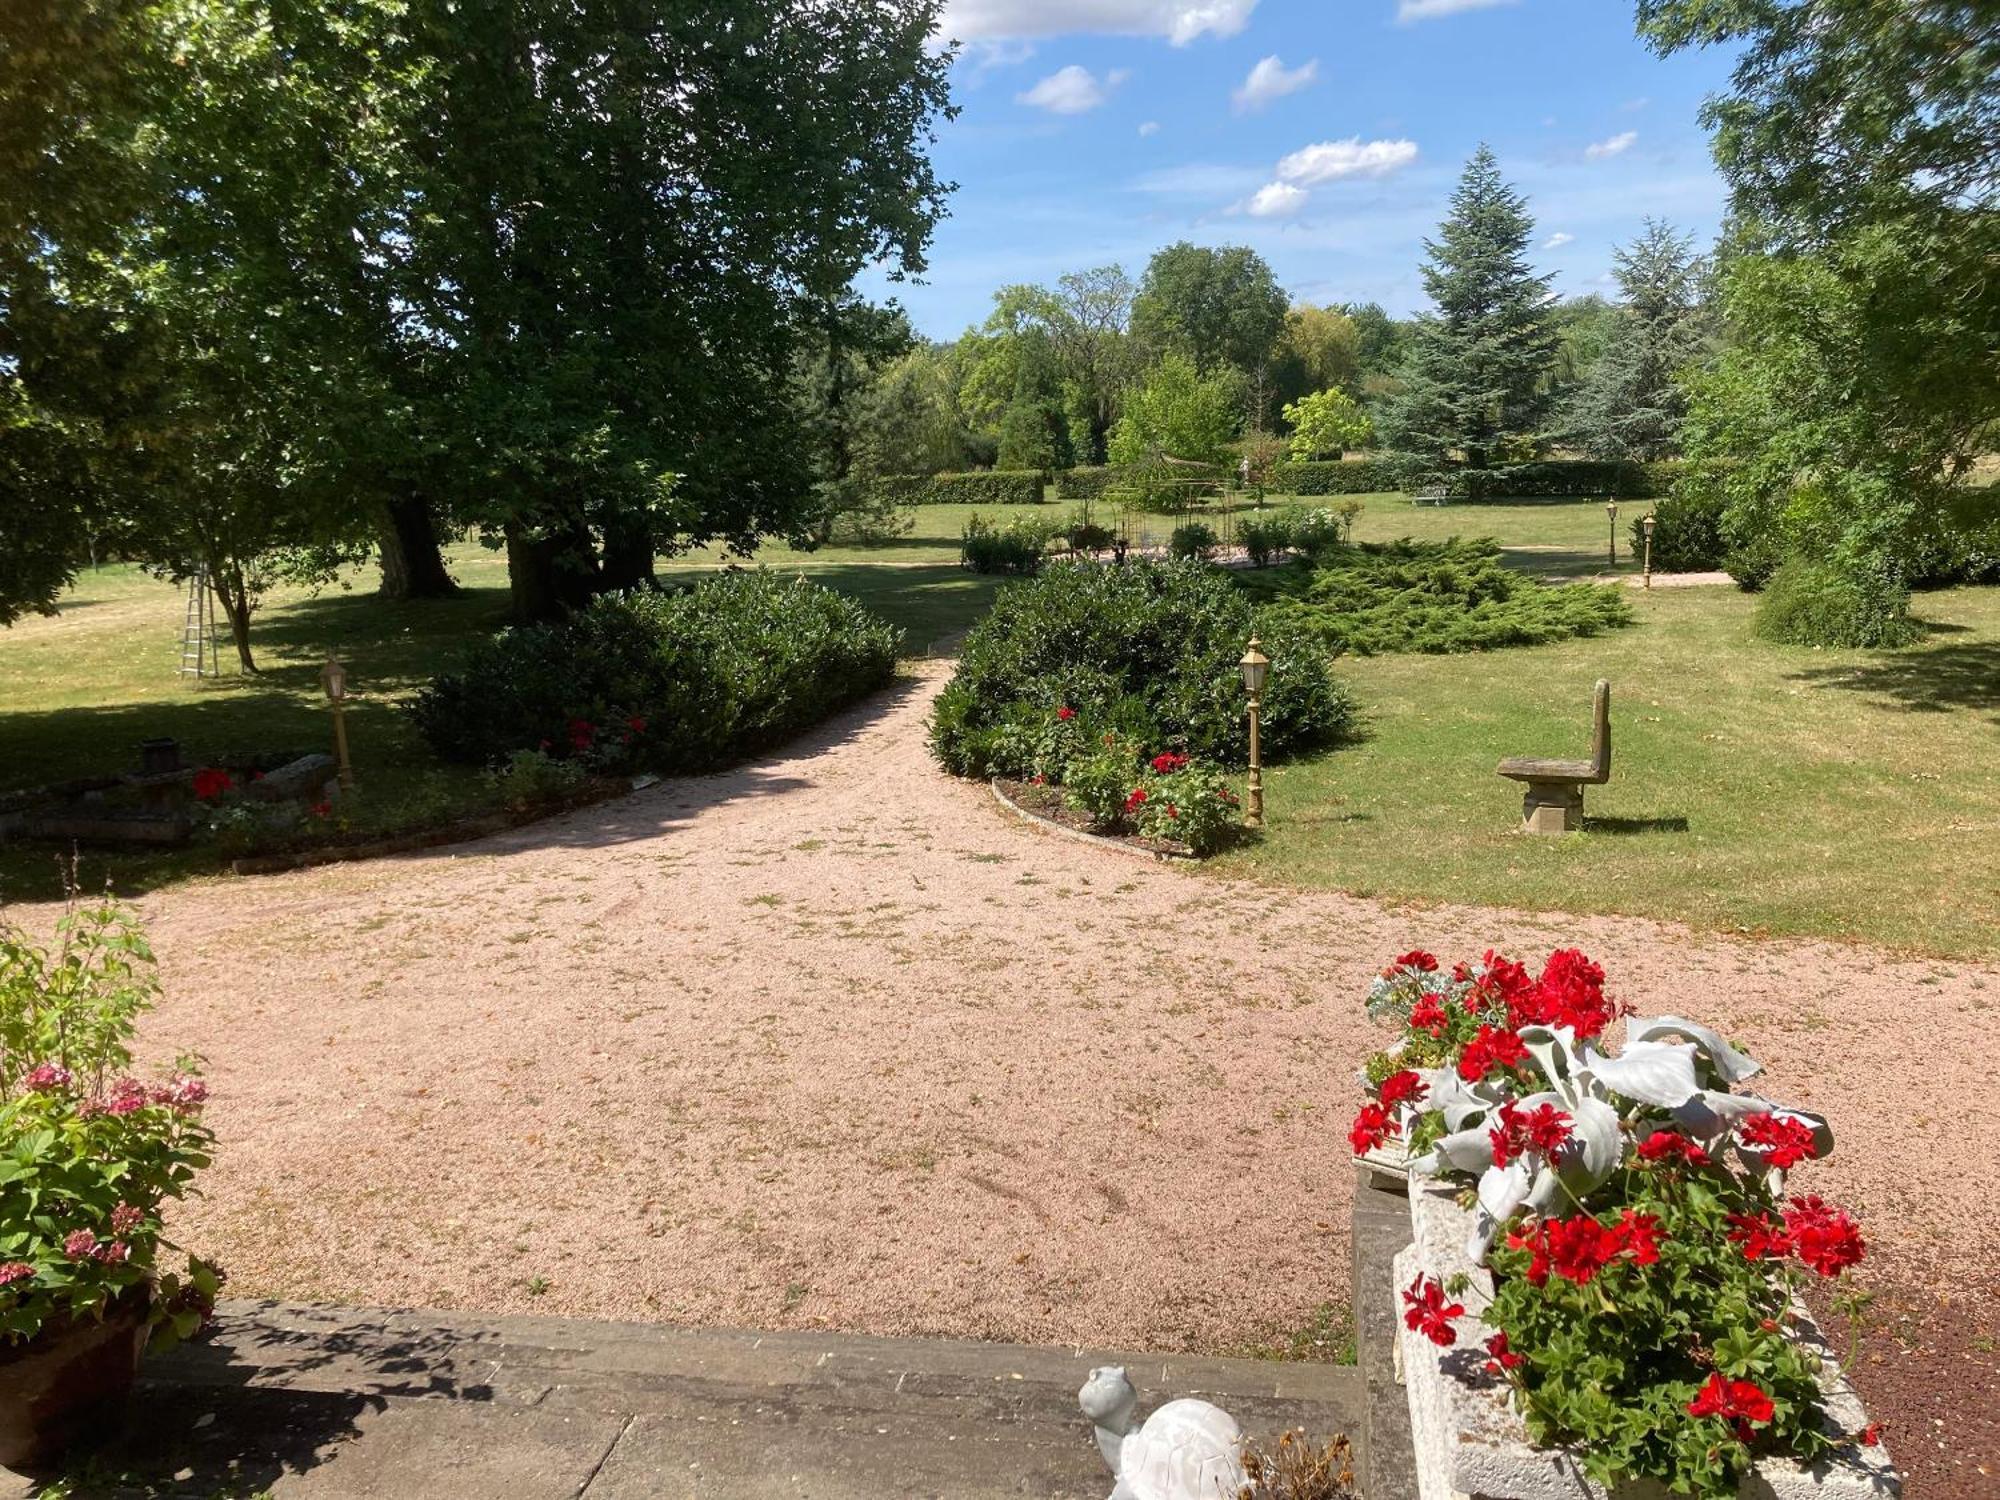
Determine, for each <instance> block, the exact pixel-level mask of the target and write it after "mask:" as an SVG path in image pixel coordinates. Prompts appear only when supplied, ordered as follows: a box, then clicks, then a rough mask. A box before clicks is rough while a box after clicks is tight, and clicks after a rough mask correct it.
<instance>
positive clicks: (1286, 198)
mask: <svg viewBox="0 0 2000 1500" xmlns="http://www.w3.org/2000/svg"><path fill="white" fill-rule="evenodd" d="M1310 196H1311V194H1309V193H1307V192H1306V190H1305V189H1304V188H1302V187H1293V186H1292V185H1291V184H1290V183H1289V182H1267V183H1265V184H1264V185H1263V186H1262V187H1260V188H1258V189H1257V191H1256V192H1254V193H1252V194H1251V195H1250V201H1249V202H1248V203H1245V204H1244V205H1243V212H1244V213H1246V214H1249V215H1250V217H1252V218H1253V219H1289V218H1290V217H1291V216H1292V215H1293V214H1295V213H1297V212H1298V211H1299V210H1300V209H1301V208H1303V207H1305V202H1306V199H1307V198H1308V197H1310Z"/></svg>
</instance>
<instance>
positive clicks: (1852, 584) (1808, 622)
mask: <svg viewBox="0 0 2000 1500" xmlns="http://www.w3.org/2000/svg"><path fill="white" fill-rule="evenodd" d="M1909 602H1910V594H1909V590H1908V589H1907V588H1905V587H1903V585H1902V584H1901V583H1900V582H1899V581H1898V580H1897V579H1896V578H1895V577H1893V576H1892V574H1891V573H1890V570H1889V569H1888V568H1886V567H1884V566H1882V565H1881V564H1878V563H1873V562H1869V561H1863V562H1860V563H1848V562H1845V561H1841V560H1834V559H1819V558H1804V557H1793V558H1788V559H1786V561H1785V562H1783V563H1782V564H1780V565H1779V567H1778V568H1777V570H1776V571H1775V572H1773V573H1772V574H1771V578H1770V582H1769V583H1767V584H1766V585H1765V586H1764V597H1763V598H1762V599H1760V600H1759V601H1758V603H1757V634H1758V635H1760V636H1762V637H1763V638H1764V639H1765V640H1767V641H1783V642H1786V643H1788V644H1790V645H1795V646H1849V647H1862V646H1907V645H1908V644H1909V643H1910V642H1911V641H1912V640H1914V639H1915V638H1916V636H1917V635H1918V633H1919V632H1918V626H1917V624H1916V622H1915V621H1914V620H1912V619H1911V618H1910V616H1909Z"/></svg>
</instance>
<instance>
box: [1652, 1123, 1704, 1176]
mask: <svg viewBox="0 0 2000 1500" xmlns="http://www.w3.org/2000/svg"><path fill="white" fill-rule="evenodd" d="M1639 1160H1640V1161H1651V1162H1660V1161H1680V1162H1685V1163H1686V1164H1687V1165H1688V1166H1690V1167H1705V1166H1707V1165H1708V1164H1709V1159H1708V1153H1707V1152H1706V1151H1704V1150H1702V1148H1701V1147H1700V1146H1698V1145H1696V1144H1695V1143H1694V1142H1693V1141H1691V1140H1689V1139H1688V1138H1687V1137H1686V1136H1684V1135H1682V1134H1681V1133H1680V1132H1679V1131H1678V1130H1656V1131H1654V1132H1653V1133H1652V1134H1651V1135H1649V1136H1647V1137H1646V1138H1645V1139H1644V1140H1643V1141H1641V1142H1639Z"/></svg>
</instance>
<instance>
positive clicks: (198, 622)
mask: <svg viewBox="0 0 2000 1500" xmlns="http://www.w3.org/2000/svg"><path fill="white" fill-rule="evenodd" d="M221 675H222V642H221V641H220V640H219V639H218V638H217V636H216V634H215V590H214V589H212V588H210V587H209V586H208V569H207V568H205V567H201V568H196V569H195V570H194V574H193V576H192V577H190V578H189V579H188V587H187V613H186V615H185V617H184V618H183V620H182V622H181V676H183V677H220V676H221Z"/></svg>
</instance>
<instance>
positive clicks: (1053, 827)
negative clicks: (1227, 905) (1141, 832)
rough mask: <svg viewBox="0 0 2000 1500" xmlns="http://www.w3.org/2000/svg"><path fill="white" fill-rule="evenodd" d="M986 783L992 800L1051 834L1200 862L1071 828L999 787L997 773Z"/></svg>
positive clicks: (1157, 856) (1195, 857)
mask: <svg viewBox="0 0 2000 1500" xmlns="http://www.w3.org/2000/svg"><path fill="white" fill-rule="evenodd" d="M987 785H988V786H989V787H991V788H992V791H993V800H994V801H995V802H998V803H999V804H1000V805H1001V806H1002V807H1004V808H1006V809H1007V811H1008V812H1010V813H1012V814H1013V815H1014V816H1015V817H1017V818H1019V819H1020V820H1021V821H1022V822H1023V823H1033V824H1034V825H1035V826H1036V827H1037V828H1046V829H1047V830H1048V831H1049V832H1050V833H1059V834H1061V835H1062V836H1063V837H1064V838H1066V839H1075V840H1076V841H1077V842H1078V843H1081V844H1095V845H1097V847H1098V848H1100V849H1115V850H1117V851H1118V852H1119V853H1120V854H1124V855H1129V856H1131V857H1134V858H1137V859H1157V860H1162V861H1165V862H1168V863H1172V862H1175V861H1179V862H1181V863H1184V864H1196V863H1199V861H1200V856H1199V855H1196V854H1188V853H1183V852H1181V851H1178V850H1174V849H1149V848H1147V847H1146V846H1145V845H1143V844H1133V843H1128V842H1126V841H1125V840H1124V839H1114V838H1111V837H1108V836H1107V835H1105V834H1101V833H1085V832H1084V831H1083V830H1082V829H1081V828H1071V827H1069V826H1068V825H1067V824H1064V823H1058V822H1057V821H1056V820H1055V819H1054V818H1045V817H1043V816H1042V815H1041V814H1040V813H1038V812H1030V811H1028V809H1027V808H1025V807H1023V806H1021V804H1020V803H1018V802H1016V801H1015V800H1014V799H1013V798H1012V797H1010V796H1008V795H1007V794H1006V793H1005V792H1003V791H1001V790H1000V778H999V777H998V776H995V777H994V778H993V779H992V780H991V781H989V782H988V783H987Z"/></svg>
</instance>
